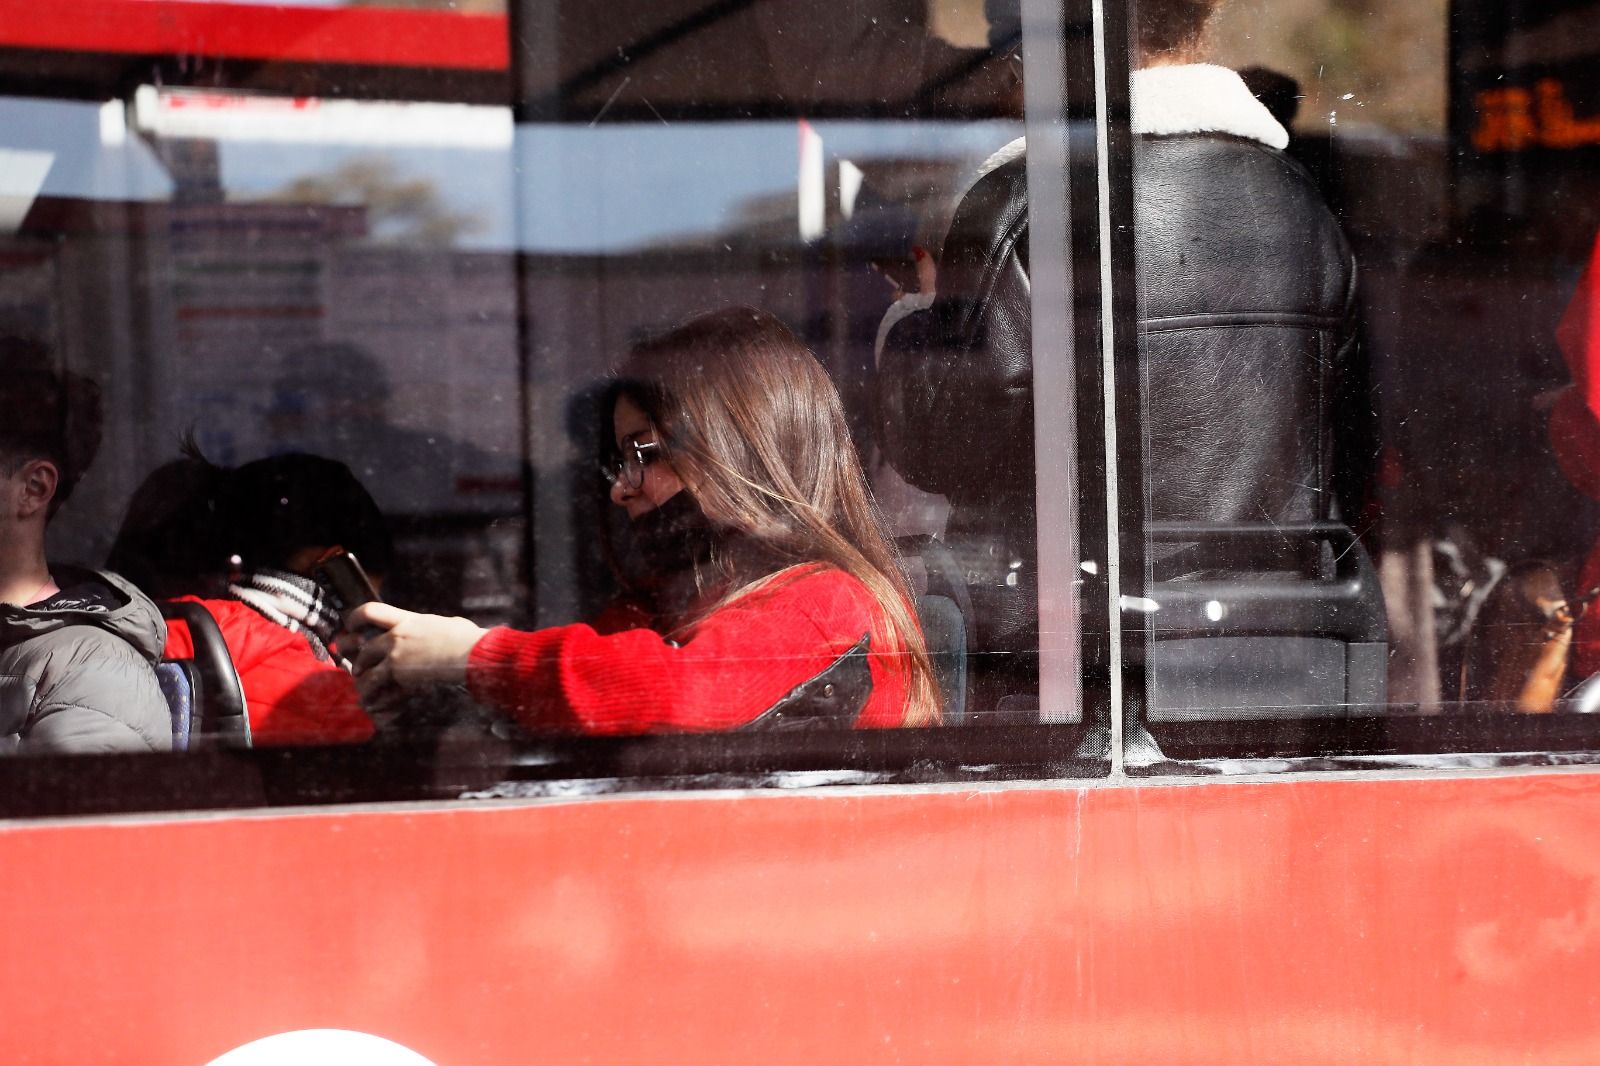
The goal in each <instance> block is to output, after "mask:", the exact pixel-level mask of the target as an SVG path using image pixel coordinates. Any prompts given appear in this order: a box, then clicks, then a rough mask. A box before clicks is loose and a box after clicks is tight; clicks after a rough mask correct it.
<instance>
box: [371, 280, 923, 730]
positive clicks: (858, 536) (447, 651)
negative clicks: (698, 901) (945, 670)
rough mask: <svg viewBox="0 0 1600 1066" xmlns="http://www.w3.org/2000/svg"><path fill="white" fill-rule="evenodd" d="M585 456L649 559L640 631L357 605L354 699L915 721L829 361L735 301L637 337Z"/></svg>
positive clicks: (654, 726)
mask: <svg viewBox="0 0 1600 1066" xmlns="http://www.w3.org/2000/svg"><path fill="white" fill-rule="evenodd" d="M611 399H612V402H611V405H610V411H609V414H610V417H611V425H610V427H609V428H610V430H611V433H610V434H609V436H610V439H611V443H612V445H613V446H614V447H613V448H612V449H610V454H609V456H608V457H607V461H606V463H605V466H606V469H607V473H608V476H609V477H610V478H611V482H612V484H611V500H612V502H613V503H615V504H617V505H618V506H619V507H622V508H623V509H624V510H625V511H626V512H627V514H628V518H629V521H630V525H631V529H632V533H633V539H634V541H635V543H636V544H637V545H638V546H639V548H640V551H641V554H642V555H643V557H644V559H645V561H646V564H647V566H648V567H649V568H650V570H651V574H650V577H651V586H652V590H653V592H654V593H655V595H654V597H653V601H654V611H653V614H652V616H651V617H650V618H649V621H648V625H642V626H637V627H635V628H613V626H612V625H601V626H599V627H596V626H590V625H582V624H579V625H570V626H559V627H555V628H551V629H543V630H538V631H536V632H531V633H529V632H519V631H515V630H510V629H503V628H501V629H493V630H488V631H485V630H483V629H480V628H479V627H478V626H476V625H475V624H473V623H472V622H470V621H468V620H466V619H463V618H440V617H437V616H432V615H418V614H411V613H409V612H405V611H401V610H399V609H397V608H394V607H391V606H388V605H386V604H369V605H367V606H366V607H363V608H361V609H360V610H358V611H357V612H355V613H354V614H353V615H352V617H351V618H350V620H349V623H348V624H349V626H350V627H351V628H352V629H359V628H361V627H366V626H374V627H377V628H379V629H382V630H385V631H386V632H384V633H383V634H382V635H380V636H377V637H375V638H372V639H370V640H368V641H367V642H366V643H365V645H364V647H363V648H362V650H361V652H360V654H359V655H358V657H357V660H356V672H357V681H358V684H359V686H360V688H361V691H362V693H363V695H364V696H365V697H367V698H369V699H375V700H381V699H382V698H383V697H384V695H385V694H386V690H388V689H389V688H390V687H392V686H396V685H399V686H404V685H411V684H417V683H423V682H433V681H465V682H466V684H467V686H468V688H469V690H470V691H471V692H472V694H473V695H474V697H475V698H477V699H478V700H479V701H480V702H482V703H485V704H488V705H490V706H494V707H498V708H501V709H503V710H505V711H507V712H509V713H511V714H512V715H513V716H514V717H516V718H517V719H518V720H519V721H521V722H522V723H523V724H525V725H527V726H529V727H531V728H535V729H547V730H564V731H576V732H584V733H637V732H649V731H679V730H714V729H735V728H762V727H780V728H782V727H790V728H793V727H806V726H817V725H855V726H898V725H930V724H934V723H937V722H938V720H939V698H938V692H937V688H936V686H935V683H934V678H933V672H932V668H931V666H930V664H929V660H928V653H927V649H926V646H925V645H924V642H923V638H922V631H921V629H920V627H919V626H918V624H917V621H916V617H915V615H914V613H913V611H912V607H911V603H912V599H911V592H910V588H909V586H908V584H907V582H906V579H905V576H904V574H903V573H902V571H901V569H900V565H899V560H898V557H897V555H896V552H895V550H894V547H893V545H892V542H891V541H890V539H889V537H888V535H887V534H886V532H885V530H884V526H883V523H882V521H881V518H880V516H879V514H878V512H877V508H876V507H875V505H874V504H873V502H872V499H871V496H870V494H869V492H868V490H867V486H866V479H865V477H864V476H863V474H862V471H861V465H860V461H859V459H858V458H857V455H856V452H855V448H854V446H853V445H852V443H851V441H850V437H849V433H848V431H847V429H846V427H845V420H844V412H843V408H842V406H841V404H840V401H839V395H838V393H837V391H836V390H835V389H834V387H833V383H832V382H831V381H830V380H829V378H828V375H827V373H826V372H825V371H824V370H823V369H822V367H821V365H820V364H818V362H817V360H816V358H815V357H814V356H813V355H812V354H811V352H810V351H808V350H807V349H806V347H805V345H804V344H802V343H801V341H800V340H799V338H797V337H796V336H795V335H794V334H793V333H791V332H790V331H789V330H788V328H787V327H785V326H784V325H783V323H781V322H780V321H778V320H777V319H776V318H774V317H773V316H771V315H769V314H767V313H765V312H762V311H757V310H753V309H749V308H736V309H731V310H726V311H720V312H716V313H713V314H709V315H705V316H703V317H700V318H697V319H694V320H693V321H691V322H688V323H687V324H685V325H683V326H681V327H679V328H677V329H675V330H673V331H671V332H670V333H667V334H666V335H664V336H662V337H660V338H657V339H655V340H652V341H648V342H646V343H644V344H641V345H639V346H638V347H636V348H635V349H634V350H633V351H632V353H631V354H630V355H629V357H628V359H627V360H626V362H625V363H624V365H623V367H622V369H621V371H620V373H619V375H618V378H617V380H616V383H615V385H614V388H613V390H612V392H611Z"/></svg>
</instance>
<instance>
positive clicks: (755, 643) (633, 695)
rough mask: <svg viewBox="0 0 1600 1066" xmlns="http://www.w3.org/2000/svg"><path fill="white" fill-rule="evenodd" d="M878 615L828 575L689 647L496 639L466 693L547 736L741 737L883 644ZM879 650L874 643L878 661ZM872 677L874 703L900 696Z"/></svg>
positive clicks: (615, 640) (652, 639)
mask: <svg viewBox="0 0 1600 1066" xmlns="http://www.w3.org/2000/svg"><path fill="white" fill-rule="evenodd" d="M875 613H876V612H875V604H874V602H873V600H872V597H871V595H870V594H869V593H868V592H867V590H866V588H865V586H863V585H861V584H860V582H858V581H856V580H855V579H854V578H852V577H850V576H849V575H848V574H845V573H843V572H841V571H837V570H819V571H816V572H814V573H811V574H807V575H805V576H803V577H799V578H795V579H794V580H791V581H788V582H786V583H783V584H781V585H779V586H778V587H777V588H775V589H771V590H767V591H762V592H758V593H756V594H754V595H752V596H747V597H745V598H744V599H742V600H739V601H736V602H735V603H732V604H730V605H729V606H727V607H724V608H723V609H722V610H720V611H717V612H716V613H715V614H713V615H711V616H710V617H709V618H707V619H706V620H705V621H704V622H702V623H701V624H700V625H699V626H698V627H697V628H696V629H695V631H694V633H693V634H692V636H691V637H690V638H689V639H688V640H687V641H685V642H684V643H683V645H682V646H681V647H680V646H677V645H674V644H672V643H670V642H669V641H667V640H665V639H664V638H663V637H662V636H661V635H660V634H658V633H656V632H655V631H654V630H649V629H633V630H628V631H626V632H620V633H613V634H610V635H602V634H600V633H599V632H597V631H596V630H595V629H594V628H593V627H591V626H587V625H570V626H559V627H557V628H553V629H541V630H538V631H536V632H532V633H526V632H518V631H516V630H511V629H504V628H501V629H494V630H491V631H490V632H489V634H488V635H487V636H486V637H484V638H483V639H482V640H480V641H479V642H478V644H477V646H476V647H474V648H473V649H472V655H471V657H470V659H469V661H468V665H467V685H468V688H469V689H470V690H471V692H472V695H473V697H474V698H475V699H477V700H479V701H480V702H482V703H486V704H489V705H491V706H495V707H499V708H502V709H504V710H506V711H508V712H509V713H511V714H513V715H515V716H516V717H517V718H519V719H520V720H522V721H523V722H525V723H526V724H528V725H530V726H532V727H534V728H538V729H556V730H563V731H575V732H582V733H602V734H611V733H641V732H651V731H663V732H666V731H693V730H715V729H731V728H735V727H737V726H740V725H744V724H745V723H747V722H749V721H751V720H752V719H754V718H755V717H757V716H758V715H760V714H761V713H762V712H763V711H765V710H766V709H767V708H769V707H771V706H772V705H773V704H774V703H776V702H777V701H778V700H779V699H781V698H782V697H783V696H785V695H787V694H788V693H789V692H790V691H791V690H793V689H794V688H795V687H796V686H797V685H800V684H801V683H803V682H805V681H808V680H810V679H811V678H813V677H815V676H816V675H817V674H819V673H821V672H822V671H823V670H825V669H826V668H827V667H828V666H829V665H831V664H832V663H833V661H834V660H835V659H837V658H838V657H839V656H840V655H843V654H844V653H845V652H846V651H848V650H850V648H851V647H852V646H854V645H855V644H856V643H857V642H858V641H860V640H861V638H862V637H863V636H866V635H867V634H868V633H869V632H871V633H875V632H876V631H877V628H878V627H877V624H876V622H875ZM879 645H880V641H879V640H878V639H877V638H876V637H874V640H873V647H874V650H875V651H876V650H877V649H878V648H879ZM874 658H877V656H876V655H874ZM872 672H873V683H874V690H875V691H874V695H875V697H876V696H880V695H885V696H890V699H891V700H892V694H891V693H880V692H878V691H877V690H878V689H879V688H880V685H881V684H882V683H883V681H884V674H885V671H884V669H883V667H882V664H880V663H874V664H873V671H872ZM888 687H889V688H891V689H892V688H893V687H894V686H892V685H889V686H888ZM902 691H903V690H902ZM872 702H873V703H879V704H880V705H882V701H880V700H876V699H875V700H874V701H872ZM899 702H901V703H902V704H903V702H904V700H903V696H902V697H901V699H900V701H899ZM871 705H872V704H871V703H869V707H871ZM903 711H904V708H903V707H901V708H900V713H901V714H902V715H903ZM866 717H868V716H867V715H864V716H863V718H866ZM874 717H876V716H874ZM858 724H895V723H891V722H877V721H874V722H871V723H868V722H865V721H863V722H860V723H858Z"/></svg>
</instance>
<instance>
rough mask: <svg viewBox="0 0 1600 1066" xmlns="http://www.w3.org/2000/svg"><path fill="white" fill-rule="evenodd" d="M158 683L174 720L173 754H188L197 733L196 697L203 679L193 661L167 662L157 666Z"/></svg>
mask: <svg viewBox="0 0 1600 1066" xmlns="http://www.w3.org/2000/svg"><path fill="white" fill-rule="evenodd" d="M156 683H157V684H158V685H160V686H161V695H162V697H163V698H165V699H166V701H167V711H168V712H169V713H170V714H171V716H172V750H173V751H188V750H189V737H190V735H191V734H192V732H193V730H194V722H195V713H194V709H195V704H196V703H198V702H199V701H198V700H197V699H196V693H197V692H198V691H199V688H200V685H201V681H200V675H199V672H198V671H197V670H195V668H194V660H192V659H163V660H162V661H161V662H159V663H156Z"/></svg>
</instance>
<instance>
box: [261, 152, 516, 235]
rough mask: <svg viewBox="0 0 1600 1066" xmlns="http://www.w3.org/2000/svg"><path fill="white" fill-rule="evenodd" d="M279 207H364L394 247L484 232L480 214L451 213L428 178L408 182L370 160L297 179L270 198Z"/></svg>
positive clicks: (384, 163)
mask: <svg viewBox="0 0 1600 1066" xmlns="http://www.w3.org/2000/svg"><path fill="white" fill-rule="evenodd" d="M266 199H267V200H269V201H273V202H278V203H295V204H351V203H356V204H362V205H364V206H365V207H366V209H367V218H368V221H369V223H370V226H371V232H372V235H373V237H374V239H376V240H380V241H385V242H388V243H393V244H425V245H436V246H437V245H449V244H454V243H455V242H456V241H457V240H459V239H460V238H461V237H464V236H466V235H468V234H470V233H477V232H479V231H481V230H482V229H483V228H484V221H483V219H482V218H480V217H478V216H477V215H472V214H466V213H462V212H457V211H452V210H450V209H449V208H448V207H447V206H445V203H444V201H443V199H442V198H441V197H440V195H439V190H438V188H437V187H436V186H435V185H434V183H433V182H432V181H431V180H429V179H428V178H407V177H404V176H402V175H399V174H397V173H396V172H395V166H394V163H393V162H392V161H390V160H388V159H385V158H383V157H381V156H367V157H362V158H357V159H351V160H348V161H346V162H344V163H341V164H340V165H339V166H338V167H337V168H335V169H334V170H331V171H328V172H326V173H322V174H307V175H304V176H303V177H299V178H296V179H295V180H293V181H291V182H290V183H289V184H287V185H285V186H284V187H283V188H281V189H279V190H277V191H276V192H274V193H271V194H269V195H268V196H267V197H266Z"/></svg>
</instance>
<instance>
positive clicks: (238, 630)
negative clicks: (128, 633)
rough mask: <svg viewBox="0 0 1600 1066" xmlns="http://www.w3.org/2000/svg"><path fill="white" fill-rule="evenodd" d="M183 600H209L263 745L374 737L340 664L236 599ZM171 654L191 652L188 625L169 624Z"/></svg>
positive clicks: (178, 656)
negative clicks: (320, 655)
mask: <svg viewBox="0 0 1600 1066" xmlns="http://www.w3.org/2000/svg"><path fill="white" fill-rule="evenodd" d="M182 599H185V600H190V601H192V602H195V603H200V604H204V605H205V607H206V609H207V610H209V611H210V612H211V614H212V615H213V616H214V617H215V618H216V620H217V625H218V627H220V628H221V630H222V639H223V641H224V642H226V643H227V645H228V654H229V655H231V656H233V665H234V667H235V668H236V669H237V670H238V671H239V681H240V683H241V684H242V685H243V686H244V698H245V703H246V704H247V705H248V706H249V714H250V732H251V734H252V736H253V737H254V738H255V743H256V744H257V745H258V746H259V745H276V744H340V743H354V742H357V741H362V740H366V739H368V738H369V737H371V736H372V731H373V730H372V719H370V718H368V717H367V712H366V711H364V710H362V709H361V701H360V699H359V698H358V697H357V696H356V683H355V681H354V680H353V679H352V678H351V677H350V675H349V674H347V673H345V672H344V670H342V669H340V668H339V667H338V666H337V665H336V664H334V663H330V662H323V661H322V660H320V659H318V658H317V656H316V653H315V652H313V651H312V650H311V645H310V644H308V643H307V642H306V639H305V638H304V637H302V636H301V635H300V634H298V633H293V632H290V631H289V630H287V629H285V628H284V627H283V626H280V625H278V624H277V623H276V622H274V621H272V620H271V619H269V618H266V617H264V616H263V615H261V614H259V613H257V612H256V611H255V610H254V609H252V608H251V607H249V606H248V605H246V604H243V603H240V602H239V601H238V600H202V599H199V598H197V597H194V596H184V597H182ZM165 654H166V657H167V658H169V659H184V658H188V657H190V656H192V655H193V654H194V642H193V638H191V637H190V635H189V627H188V626H187V625H185V624H184V623H183V622H182V621H180V620H176V619H174V620H172V621H170V622H168V623H167V646H166V652H165Z"/></svg>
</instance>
